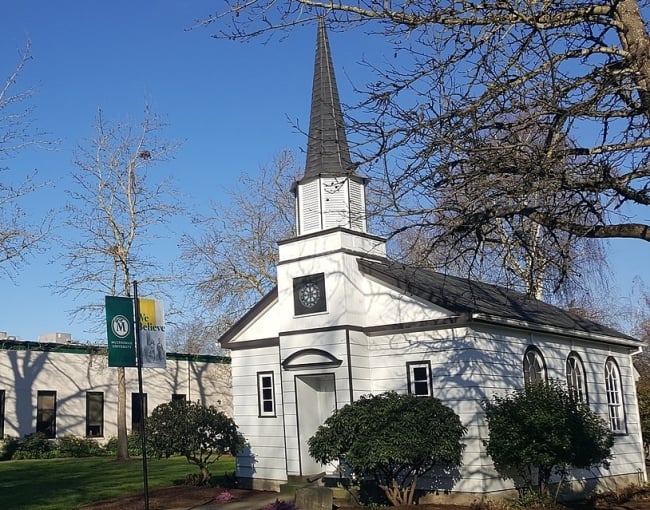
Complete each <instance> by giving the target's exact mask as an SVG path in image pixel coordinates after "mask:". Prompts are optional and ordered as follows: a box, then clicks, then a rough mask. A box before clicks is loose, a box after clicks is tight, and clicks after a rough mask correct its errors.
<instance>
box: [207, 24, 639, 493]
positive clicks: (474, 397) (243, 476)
mask: <svg viewBox="0 0 650 510" xmlns="http://www.w3.org/2000/svg"><path fill="white" fill-rule="evenodd" d="M329 51H330V50H329V42H328V40H327V34H326V32H325V27H324V24H323V22H321V23H320V25H319V29H318V37H317V49H316V58H315V73H314V82H313V92H312V94H313V95H312V106H311V119H310V128H309V139H308V149H307V161H306V166H305V173H304V177H303V178H302V179H301V180H300V181H298V182H297V183H296V185H295V188H294V192H295V197H296V215H297V232H298V233H297V236H296V237H295V238H293V239H287V240H283V241H280V242H279V262H278V266H277V286H276V288H274V289H273V290H272V291H271V292H270V293H269V294H268V295H266V296H265V297H264V298H262V299H261V300H260V301H259V302H258V303H257V304H256V305H255V306H254V307H253V308H252V309H251V310H250V311H249V312H248V313H247V314H246V315H245V316H244V317H243V318H242V319H241V320H240V321H238V322H237V323H236V324H235V325H234V326H233V327H232V328H231V329H230V330H229V331H227V332H226V333H225V334H224V335H223V337H222V338H221V339H220V342H221V345H222V347H224V348H226V349H230V351H231V359H232V362H231V363H232V388H233V390H232V391H233V406H234V407H233V409H234V417H235V421H236V423H237V424H238V426H239V428H240V431H241V432H242V433H243V435H244V436H245V438H246V440H247V441H248V442H249V445H250V446H249V448H248V449H247V450H246V451H245V452H243V453H242V454H241V455H239V456H238V458H237V477H238V478H239V480H240V483H241V484H242V485H243V486H249V487H253V488H257V489H278V488H279V486H280V485H282V484H283V483H286V482H287V480H290V479H292V477H310V476H313V475H316V474H318V473H321V472H323V471H325V472H326V473H327V474H328V475H332V476H337V475H336V471H335V466H331V465H328V466H323V465H320V464H318V463H317V462H315V461H314V460H313V459H312V458H311V457H310V456H309V453H308V449H307V440H308V439H309V437H311V436H312V435H313V434H314V433H315V431H316V430H317V428H318V426H319V425H321V424H322V423H323V422H324V421H325V419H326V418H327V417H328V416H329V415H330V414H331V413H332V411H333V410H335V409H337V408H341V407H342V406H344V405H345V404H348V403H350V402H354V401H355V400H357V399H359V397H360V396H362V395H367V394H378V393H382V392H386V391H389V390H394V391H397V392H399V393H411V394H415V395H421V396H422V398H427V397H429V396H433V397H436V398H438V399H440V400H441V401H442V402H443V403H444V404H445V405H447V406H449V407H451V408H452V409H453V410H454V411H455V412H456V413H457V414H458V415H459V416H460V418H461V421H462V423H463V424H464V425H465V426H466V427H467V429H468V431H467V434H466V436H465V438H464V440H463V442H464V444H465V450H464V456H463V465H462V467H461V468H460V478H459V479H457V480H455V481H453V482H452V481H451V480H447V481H445V480H443V481H441V482H439V484H440V485H438V486H423V488H425V489H430V490H436V489H437V490H440V491H441V492H442V491H443V490H444V491H449V492H451V493H458V494H464V495H474V496H478V495H486V494H487V495H490V494H497V493H502V492H503V491H507V490H509V489H512V488H513V482H512V481H511V480H503V479H501V478H500V477H499V475H498V474H497V472H496V471H495V469H494V466H493V463H492V460H491V459H490V457H489V456H488V455H487V454H486V452H485V447H484V445H483V441H484V440H485V439H487V437H488V431H487V425H486V421H485V416H484V411H483V408H482V406H481V401H482V400H483V399H485V398H490V397H491V396H492V395H494V394H501V395H502V394H504V393H505V392H508V391H510V390H513V389H516V388H521V387H523V386H524V384H525V381H528V380H536V379H547V380H550V379H556V380H560V381H566V383H567V384H568V385H569V388H570V389H571V390H572V391H573V392H574V394H575V395H577V396H578V398H581V399H582V400H583V401H584V402H585V403H586V404H587V405H588V406H589V407H590V408H591V409H592V410H593V411H595V412H596V413H598V414H599V415H600V416H602V418H603V419H604V420H606V421H607V423H608V424H609V426H610V427H611V430H612V431H613V432H614V434H615V443H614V447H613V454H614V456H613V459H612V462H611V464H610V465H609V466H608V467H607V468H605V467H600V468H595V469H593V470H590V471H586V470H585V471H575V472H573V473H572V480H573V481H574V482H575V483H576V484H577V485H578V486H581V487H585V488H593V487H596V486H603V485H607V484H610V485H611V484H614V483H616V484H629V483H642V482H644V481H645V479H646V468H645V459H644V454H643V448H642V439H641V428H640V422H639V412H638V407H637V399H636V387H635V370H634V367H633V365H632V356H633V355H634V354H635V353H637V352H639V350H640V342H639V341H637V340H635V339H634V338H631V337H628V336H626V335H624V334H622V333H619V332H617V331H614V330H612V329H610V328H608V327H605V326H602V325H599V324H596V323H594V322H591V321H588V320H585V319H583V318H580V317H578V316H576V315H573V314H571V313H568V312H566V311H564V310H561V309H559V308H556V307H554V306H551V305H549V304H546V303H544V302H541V301H538V300H535V299H532V298H529V297H526V296H525V295H523V294H520V293H518V292H514V291H511V290H507V289H505V288H502V287H499V286H494V285H488V284H484V283H480V282H478V281H470V280H467V279H462V278H456V277H451V276H446V275H444V274H440V273H437V272H434V271H430V270H426V269H421V268H413V267H409V266H405V265H401V264H398V263H395V262H391V261H390V260H389V259H388V258H387V255H386V242H385V240H384V239H382V238H380V237H377V236H375V235H372V234H370V233H368V232H367V230H366V220H365V216H364V213H365V194H364V193H365V185H366V180H365V179H364V178H362V177H360V176H358V175H357V174H356V173H355V170H354V168H355V167H354V165H353V164H352V162H351V160H350V154H349V149H348V145H347V141H346V135H345V130H344V126H343V121H342V114H341V109H340V103H339V98H338V92H337V87H336V82H335V78H334V70H333V65H332V59H331V55H330V53H329ZM422 426H423V427H426V426H427V424H426V423H423V424H422Z"/></svg>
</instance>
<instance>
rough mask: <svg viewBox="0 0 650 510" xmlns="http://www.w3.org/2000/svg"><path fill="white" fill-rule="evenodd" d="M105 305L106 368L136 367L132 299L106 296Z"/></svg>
mask: <svg viewBox="0 0 650 510" xmlns="http://www.w3.org/2000/svg"><path fill="white" fill-rule="evenodd" d="M105 303H106V333H107V336H108V366H109V367H134V366H136V365H135V329H134V326H133V322H134V321H133V299H131V298H126V297H116V296H106V299H105Z"/></svg>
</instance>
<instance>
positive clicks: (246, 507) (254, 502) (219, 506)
mask: <svg viewBox="0 0 650 510" xmlns="http://www.w3.org/2000/svg"><path fill="white" fill-rule="evenodd" d="M278 499H280V500H282V499H286V497H285V496H283V495H282V494H280V493H279V492H264V491H250V493H248V494H245V495H243V497H241V498H238V499H234V500H232V501H229V502H228V503H216V502H211V503H208V504H207V505H200V506H193V507H192V508H191V509H187V508H170V509H169V510H260V509H261V508H262V507H263V506H264V505H268V504H269V503H274V502H275V501H276V500H278Z"/></svg>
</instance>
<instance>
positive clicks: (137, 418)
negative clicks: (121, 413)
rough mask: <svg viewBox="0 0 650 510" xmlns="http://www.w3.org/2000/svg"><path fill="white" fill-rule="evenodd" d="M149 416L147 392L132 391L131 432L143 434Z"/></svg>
mask: <svg viewBox="0 0 650 510" xmlns="http://www.w3.org/2000/svg"><path fill="white" fill-rule="evenodd" d="M143 416H144V417H145V418H146V416H147V394H146V393H131V432H134V433H137V434H141V433H142V428H143V426H144V422H143V420H142V417H143Z"/></svg>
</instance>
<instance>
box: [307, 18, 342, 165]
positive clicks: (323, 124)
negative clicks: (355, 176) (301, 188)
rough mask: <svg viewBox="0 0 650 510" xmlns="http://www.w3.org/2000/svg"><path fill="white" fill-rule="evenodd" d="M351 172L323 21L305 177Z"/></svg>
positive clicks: (318, 47) (317, 43)
mask: <svg viewBox="0 0 650 510" xmlns="http://www.w3.org/2000/svg"><path fill="white" fill-rule="evenodd" d="M352 170H353V167H352V161H351V160H350V150H349V148H348V141H347V138H346V136H345V126H344V124H343V114H342V112H341V102H340V100H339V92H338V88H337V86H336V77H335V76H334V65H333V63H332V55H331V53H330V45H329V40H328V39H327V32H326V31H325V22H324V20H323V18H322V17H321V18H319V20H318V36H317V39H316V61H315V63H314V82H313V86H312V92H311V115H310V118H309V139H308V143H307V163H306V165H305V177H314V176H317V175H319V174H328V175H348V174H350V173H353V171H352Z"/></svg>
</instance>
